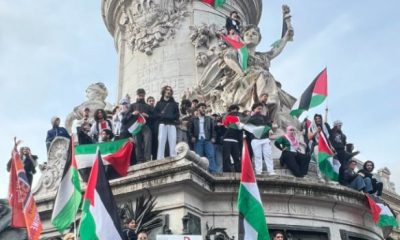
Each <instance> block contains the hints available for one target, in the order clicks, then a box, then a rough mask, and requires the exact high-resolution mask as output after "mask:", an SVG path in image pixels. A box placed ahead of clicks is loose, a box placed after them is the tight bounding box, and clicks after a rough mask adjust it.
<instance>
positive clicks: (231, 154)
mask: <svg viewBox="0 0 400 240" xmlns="http://www.w3.org/2000/svg"><path fill="white" fill-rule="evenodd" d="M238 115H239V106H238V105H231V106H229V108H228V115H226V116H225V118H224V120H223V124H224V126H225V128H226V131H225V134H224V141H223V145H222V158H223V162H222V168H223V171H224V172H240V169H241V164H240V158H239V157H240V149H241V146H242V142H243V132H242V130H240V129H239V123H240V120H239V116H238ZM232 161H233V163H232Z"/></svg>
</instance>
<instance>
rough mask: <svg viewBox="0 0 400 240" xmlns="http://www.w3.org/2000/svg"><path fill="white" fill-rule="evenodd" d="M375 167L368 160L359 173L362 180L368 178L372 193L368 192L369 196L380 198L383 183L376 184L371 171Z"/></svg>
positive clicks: (376, 181)
mask: <svg viewBox="0 0 400 240" xmlns="http://www.w3.org/2000/svg"><path fill="white" fill-rule="evenodd" d="M374 168H375V165H374V162H372V161H370V160H368V161H366V162H365V163H364V166H363V169H361V170H359V171H358V172H359V173H362V174H364V178H370V179H371V183H372V191H369V193H370V194H373V193H376V195H378V196H381V195H382V190H383V183H381V182H378V180H377V179H376V178H374V177H373V175H372V171H374Z"/></svg>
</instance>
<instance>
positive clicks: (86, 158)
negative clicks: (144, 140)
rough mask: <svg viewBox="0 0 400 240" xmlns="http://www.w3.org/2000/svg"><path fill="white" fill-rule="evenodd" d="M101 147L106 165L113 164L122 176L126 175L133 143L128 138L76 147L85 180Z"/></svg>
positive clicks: (77, 157) (81, 172)
mask: <svg viewBox="0 0 400 240" xmlns="http://www.w3.org/2000/svg"><path fill="white" fill-rule="evenodd" d="M97 147H99V148H100V151H101V153H102V154H103V155H102V157H103V163H104V165H109V166H111V167H112V168H113V169H114V170H115V171H116V172H117V173H118V174H119V175H120V176H126V174H127V173H128V168H129V165H130V161H131V155H132V151H133V143H132V142H131V141H129V140H128V139H121V140H117V141H112V142H102V143H95V144H85V145H78V146H76V148H75V158H76V164H77V167H78V170H79V173H80V174H81V177H82V179H83V180H84V181H87V179H88V177H89V176H88V175H89V172H90V168H91V167H92V165H93V160H94V159H95V158H96V149H97Z"/></svg>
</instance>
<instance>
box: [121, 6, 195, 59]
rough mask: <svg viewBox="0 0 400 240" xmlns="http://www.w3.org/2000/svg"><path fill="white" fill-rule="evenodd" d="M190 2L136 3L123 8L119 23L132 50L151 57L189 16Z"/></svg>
mask: <svg viewBox="0 0 400 240" xmlns="http://www.w3.org/2000/svg"><path fill="white" fill-rule="evenodd" d="M188 2H189V0H162V1H159V2H157V3H156V1H153V0H133V1H132V3H131V4H130V5H129V6H125V5H124V10H123V16H122V20H121V21H120V23H122V26H124V28H125V33H126V39H127V41H128V44H129V45H130V47H131V49H132V51H140V52H143V53H146V54H147V55H151V54H152V53H153V49H154V48H156V47H158V46H160V43H161V42H162V41H164V39H167V38H171V37H173V36H174V35H175V29H176V28H177V27H178V25H179V22H180V21H181V19H182V18H184V17H186V16H187V15H188V14H189V12H188V11H187V10H186V8H187V5H188Z"/></svg>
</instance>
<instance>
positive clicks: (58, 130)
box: [46, 117, 70, 151]
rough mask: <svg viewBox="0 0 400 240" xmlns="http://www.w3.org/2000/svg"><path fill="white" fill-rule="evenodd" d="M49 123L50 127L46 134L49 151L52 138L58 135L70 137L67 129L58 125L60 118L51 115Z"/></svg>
mask: <svg viewBox="0 0 400 240" xmlns="http://www.w3.org/2000/svg"><path fill="white" fill-rule="evenodd" d="M51 125H52V128H51V129H50V130H49V131H47V136H46V148H47V151H49V148H50V144H51V142H53V140H54V138H56V137H58V136H59V137H65V138H70V135H69V133H68V131H67V129H65V128H63V127H60V118H59V117H52V118H51Z"/></svg>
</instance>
